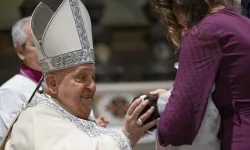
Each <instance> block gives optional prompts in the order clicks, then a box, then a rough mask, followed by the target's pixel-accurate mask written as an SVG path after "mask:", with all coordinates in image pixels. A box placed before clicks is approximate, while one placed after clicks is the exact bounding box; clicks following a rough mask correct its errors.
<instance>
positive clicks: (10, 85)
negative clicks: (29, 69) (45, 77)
mask: <svg viewBox="0 0 250 150" xmlns="http://www.w3.org/2000/svg"><path fill="white" fill-rule="evenodd" d="M36 85H37V84H36V83H35V82H34V81H32V80H31V79H29V78H27V77H25V76H23V75H19V74H17V75H15V76H13V77H12V78H11V79H9V80H8V81H6V82H5V83H4V84H3V85H2V86H1V87H0V90H2V89H9V90H12V91H15V92H21V91H25V90H26V89H27V88H32V89H33V88H34V89H35V87H36Z"/></svg>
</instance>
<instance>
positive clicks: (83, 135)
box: [5, 93, 131, 150]
mask: <svg viewBox="0 0 250 150" xmlns="http://www.w3.org/2000/svg"><path fill="white" fill-rule="evenodd" d="M31 149H32V150H49V149H53V150H131V147H130V144H129V140H128V139H127V137H126V136H125V135H124V134H123V133H122V131H120V130H113V129H108V128H102V127H99V126H97V125H96V123H94V122H93V121H89V120H83V119H79V118H77V117H75V116H73V115H72V114H70V113H69V112H67V111H66V110H65V109H63V107H62V106H61V105H60V104H59V102H57V100H55V99H52V98H51V97H50V96H48V95H45V94H39V93H36V94H35V96H34V98H33V100H32V102H31V103H30V104H29V105H28V107H27V109H26V110H24V111H23V112H22V113H21V114H20V116H19V118H18V120H17V122H16V123H15V124H14V126H13V129H12V133H11V134H10V138H9V140H7V143H6V145H5V150H31Z"/></svg>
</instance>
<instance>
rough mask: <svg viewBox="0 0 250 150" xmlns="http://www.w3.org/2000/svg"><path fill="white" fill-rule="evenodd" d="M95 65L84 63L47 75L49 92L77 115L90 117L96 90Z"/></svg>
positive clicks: (84, 117)
mask: <svg viewBox="0 0 250 150" xmlns="http://www.w3.org/2000/svg"><path fill="white" fill-rule="evenodd" d="M94 76H95V65H94V64H84V65H79V66H75V67H72V68H67V69H64V70H61V71H57V72H56V73H55V74H48V75H46V78H45V81H46V84H47V86H48V90H49V93H50V95H51V96H52V97H54V98H55V99H57V100H58V101H59V102H60V103H61V104H62V105H63V107H65V109H67V110H68V111H70V112H71V113H72V114H73V115H75V116H76V117H79V118H82V119H88V117H89V115H90V111H91V104H92V101H93V97H94V94H95V91H96V85H95V81H94Z"/></svg>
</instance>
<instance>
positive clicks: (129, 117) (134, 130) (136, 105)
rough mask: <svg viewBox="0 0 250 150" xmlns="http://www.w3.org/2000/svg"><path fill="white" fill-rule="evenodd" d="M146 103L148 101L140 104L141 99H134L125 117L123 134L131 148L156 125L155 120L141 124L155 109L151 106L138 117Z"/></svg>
mask: <svg viewBox="0 0 250 150" xmlns="http://www.w3.org/2000/svg"><path fill="white" fill-rule="evenodd" d="M148 103H149V101H148V100H145V101H143V102H142V99H140V98H138V99H136V100H135V101H134V102H133V103H132V104H131V105H130V107H129V108H128V111H127V114H126V116H125V122H124V126H123V133H124V134H125V135H126V136H127V137H128V139H129V140H130V144H131V146H132V147H134V146H135V144H136V143H137V142H138V141H139V139H140V138H141V137H142V136H143V135H144V134H145V132H146V131H148V129H150V128H152V127H153V126H155V125H156V123H157V120H153V121H151V122H149V123H147V124H143V122H144V121H145V120H147V118H148V117H150V115H151V114H152V113H153V112H154V109H155V108H154V107H153V106H152V107H151V108H150V109H149V110H148V111H147V112H145V113H144V114H143V115H141V116H139V115H140V114H141V112H142V111H143V109H144V108H145V107H146V106H147V105H148Z"/></svg>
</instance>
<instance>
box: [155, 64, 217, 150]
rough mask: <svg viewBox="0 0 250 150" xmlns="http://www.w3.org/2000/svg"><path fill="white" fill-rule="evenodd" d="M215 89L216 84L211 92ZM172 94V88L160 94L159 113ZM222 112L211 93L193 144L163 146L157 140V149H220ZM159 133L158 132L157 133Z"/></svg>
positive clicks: (176, 66) (176, 65)
mask: <svg viewBox="0 0 250 150" xmlns="http://www.w3.org/2000/svg"><path fill="white" fill-rule="evenodd" d="M175 68H176V69H178V63H176V64H175ZM214 90H215V85H213V87H212V89H211V93H213V92H214ZM170 96H171V90H169V91H168V92H166V93H164V94H162V95H160V96H159V99H158V101H157V107H158V111H159V113H160V114H161V113H163V111H164V110H165V106H166V104H167V103H168V99H169V97H170ZM220 121H221V118H220V114H219V111H218V109H217V107H216V106H215V104H214V102H213V100H212V95H211V94H210V96H209V98H208V104H207V109H206V112H205V116H204V118H203V120H202V123H201V127H200V129H199V131H198V134H197V136H196V137H195V139H194V141H193V144H192V145H183V146H172V145H169V146H167V147H161V146H159V144H158V141H157V142H156V149H157V150H220V140H219V139H218V137H217V135H218V132H219V128H220ZM156 135H157V134H156Z"/></svg>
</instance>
